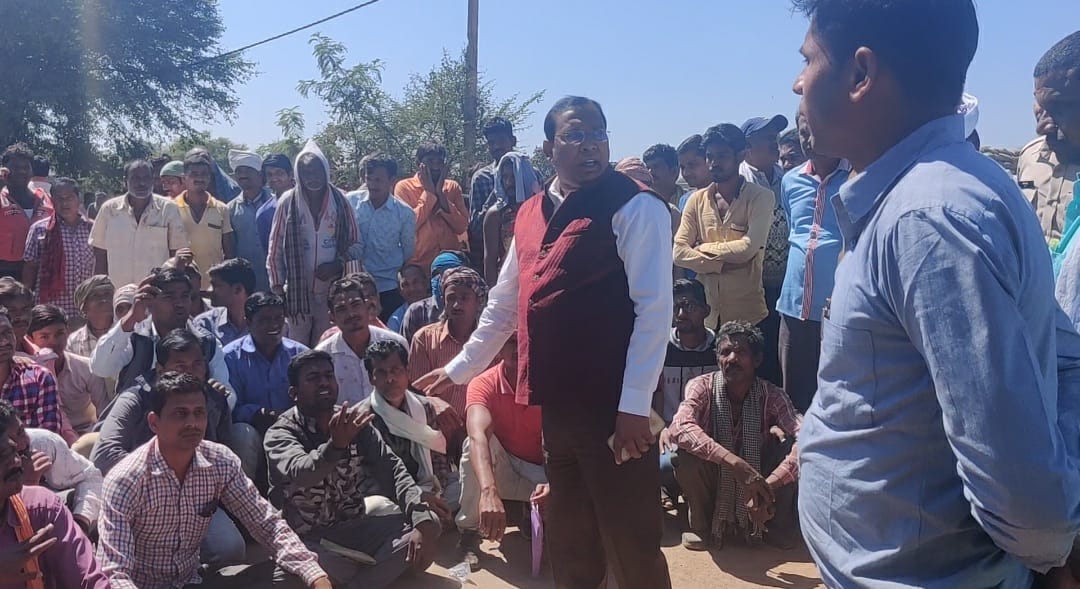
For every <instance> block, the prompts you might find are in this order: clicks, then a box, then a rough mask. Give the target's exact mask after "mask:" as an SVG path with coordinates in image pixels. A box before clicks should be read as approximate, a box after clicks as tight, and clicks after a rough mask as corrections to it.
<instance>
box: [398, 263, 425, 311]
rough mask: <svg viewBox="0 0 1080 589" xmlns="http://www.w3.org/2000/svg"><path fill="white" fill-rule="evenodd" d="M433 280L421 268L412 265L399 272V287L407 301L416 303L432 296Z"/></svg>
mask: <svg viewBox="0 0 1080 589" xmlns="http://www.w3.org/2000/svg"><path fill="white" fill-rule="evenodd" d="M430 288H431V281H430V280H428V277H427V275H426V274H424V272H423V271H422V270H420V268H417V267H415V266H410V267H409V268H406V269H405V271H404V272H402V273H400V274H398V289H399V290H400V291H401V297H402V298H404V299H405V302H406V303H415V302H416V301H419V300H421V299H425V298H427V297H428V296H430V294H431V293H430V292H428V290H429V289H430Z"/></svg>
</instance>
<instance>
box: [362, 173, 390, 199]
mask: <svg viewBox="0 0 1080 589" xmlns="http://www.w3.org/2000/svg"><path fill="white" fill-rule="evenodd" d="M364 183H365V184H366V185H367V189H368V193H369V194H370V195H371V196H373V197H375V198H383V197H386V196H388V195H389V194H390V191H391V190H393V188H394V179H393V178H391V177H390V174H389V173H388V172H387V171H386V168H384V167H382V166H378V167H374V168H371V169H369V170H365V171H364Z"/></svg>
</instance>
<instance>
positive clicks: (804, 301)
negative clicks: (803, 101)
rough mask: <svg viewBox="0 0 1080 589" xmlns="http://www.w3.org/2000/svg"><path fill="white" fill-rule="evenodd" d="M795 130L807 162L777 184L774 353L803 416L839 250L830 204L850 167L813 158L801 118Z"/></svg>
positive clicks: (811, 391) (829, 159)
mask: <svg viewBox="0 0 1080 589" xmlns="http://www.w3.org/2000/svg"><path fill="white" fill-rule="evenodd" d="M795 124H796V126H797V127H798V132H799V136H800V139H801V143H802V146H801V151H802V152H803V153H805V154H807V157H808V158H809V161H808V162H807V163H806V164H804V165H800V166H797V167H795V168H794V169H792V170H791V171H790V172H788V173H787V174H785V175H784V179H783V180H782V181H781V183H780V201H781V204H782V205H783V207H784V212H785V214H787V216H788V219H789V222H790V225H791V234H790V236H789V237H788V242H789V243H790V251H789V253H788V263H787V270H786V273H785V275H784V286H783V288H781V289H780V299H779V300H778V301H777V303H776V310H777V311H779V312H780V340H779V341H780V346H779V353H780V369H781V372H782V373H783V375H784V392H786V393H787V394H788V397H790V398H791V402H792V404H794V405H795V408H796V409H798V410H799V412H800V413H805V412H806V410H807V409H808V408H809V407H810V400H811V399H813V398H814V392H815V391H817V369H818V361H819V359H820V352H821V311H822V309H823V308H824V306H825V300H826V299H828V298H829V296H830V295H831V294H832V289H833V274H835V273H836V264H837V262H839V261H840V248H841V246H842V244H843V238H841V237H840V227H839V226H838V225H837V223H836V211H835V209H833V206H832V198H833V197H834V196H836V194H837V193H838V192H840V186H841V185H842V184H843V183H844V182H847V179H848V174H850V173H851V164H849V163H848V161H847V160H845V159H840V158H835V157H827V156H822V155H818V154H816V153H814V150H813V146H812V145H811V142H810V127H809V125H807V124H806V117H805V116H804V115H803V114H802V112H800V113H799V115H798V117H796V119H795Z"/></svg>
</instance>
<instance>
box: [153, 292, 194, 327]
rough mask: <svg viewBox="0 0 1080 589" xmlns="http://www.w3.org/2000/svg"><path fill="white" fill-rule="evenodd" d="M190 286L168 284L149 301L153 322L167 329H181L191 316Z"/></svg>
mask: <svg viewBox="0 0 1080 589" xmlns="http://www.w3.org/2000/svg"><path fill="white" fill-rule="evenodd" d="M192 292H193V290H192V288H191V285H190V284H188V283H185V282H179V281H176V282H170V283H168V284H166V285H165V286H164V287H162V289H161V293H160V294H158V295H157V296H156V297H154V298H153V299H152V300H151V301H150V305H149V306H150V315H151V316H152V317H153V318H154V321H155V322H157V323H161V324H164V325H166V326H167V327H168V328H169V329H176V328H178V327H183V326H184V325H185V324H186V323H187V320H188V317H190V315H191V296H192V295H191V293H192Z"/></svg>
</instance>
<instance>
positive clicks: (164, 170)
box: [158, 160, 184, 178]
mask: <svg viewBox="0 0 1080 589" xmlns="http://www.w3.org/2000/svg"><path fill="white" fill-rule="evenodd" d="M158 176H175V177H177V178H183V177H184V162H181V161H178V160H173V161H171V162H169V163H167V164H165V165H164V166H161V172H160V173H159V174H158Z"/></svg>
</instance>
